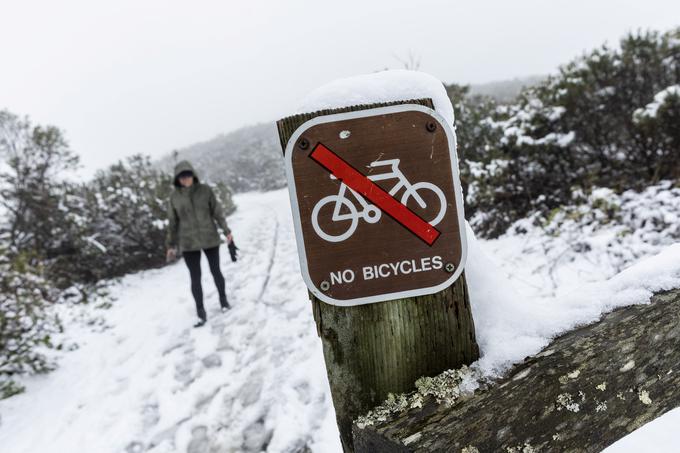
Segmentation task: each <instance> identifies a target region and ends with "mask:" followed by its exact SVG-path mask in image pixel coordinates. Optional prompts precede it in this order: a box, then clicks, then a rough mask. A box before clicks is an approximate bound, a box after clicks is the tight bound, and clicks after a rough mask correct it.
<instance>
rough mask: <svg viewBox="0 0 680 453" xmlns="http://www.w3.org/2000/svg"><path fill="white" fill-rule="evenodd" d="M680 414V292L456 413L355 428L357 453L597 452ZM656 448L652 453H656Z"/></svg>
mask: <svg viewBox="0 0 680 453" xmlns="http://www.w3.org/2000/svg"><path fill="white" fill-rule="evenodd" d="M678 406H680V289H678V290H674V291H669V292H666V293H662V294H657V295H655V296H654V297H653V298H652V303H651V304H649V305H635V306H631V307H626V308H621V309H618V310H616V311H614V312H612V313H609V314H607V315H606V316H604V318H603V319H602V320H601V321H600V322H598V323H595V324H591V325H589V326H585V327H582V328H579V329H576V330H574V331H571V332H569V333H567V334H565V335H563V336H561V337H559V338H557V339H556V340H554V341H553V342H552V343H551V344H550V345H549V346H548V347H546V348H545V349H544V350H543V351H542V352H541V353H539V354H537V355H536V356H534V357H530V358H528V359H526V360H525V361H524V363H522V364H521V365H518V366H516V367H515V368H514V369H513V370H512V372H511V373H509V375H508V376H507V377H506V378H505V379H503V380H502V381H501V382H498V383H496V384H495V385H493V386H492V387H490V388H488V389H486V390H484V391H479V392H477V393H476V394H474V395H473V396H472V397H470V398H468V399H465V400H460V401H459V402H458V403H456V404H454V405H453V406H451V407H446V406H444V405H437V404H436V403H435V402H434V401H433V400H431V399H430V400H428V401H427V402H426V403H425V404H424V405H423V407H422V409H418V410H411V411H408V412H405V413H402V414H396V415H395V416H394V417H393V418H392V419H390V420H387V421H385V422H382V423H379V424H377V425H375V426H369V427H366V428H364V429H360V428H358V427H355V438H354V440H355V446H356V451H357V452H371V453H381V452H461V451H463V449H466V448H467V451H468V452H472V451H476V452H479V453H485V452H499V451H503V452H507V451H511V452H522V451H532V452H593V453H594V452H599V451H601V450H603V449H604V448H606V447H607V446H609V445H611V444H612V443H614V442H616V441H617V440H618V439H620V438H622V437H623V436H625V435H627V434H628V433H630V432H632V431H633V430H635V429H637V428H639V427H641V426H642V425H644V424H645V423H647V422H649V421H651V420H654V419H655V418H656V417H658V416H660V415H662V414H664V413H665V412H667V411H669V410H671V409H674V408H676V407H678ZM653 450H654V448H653V445H650V448H649V451H653Z"/></svg>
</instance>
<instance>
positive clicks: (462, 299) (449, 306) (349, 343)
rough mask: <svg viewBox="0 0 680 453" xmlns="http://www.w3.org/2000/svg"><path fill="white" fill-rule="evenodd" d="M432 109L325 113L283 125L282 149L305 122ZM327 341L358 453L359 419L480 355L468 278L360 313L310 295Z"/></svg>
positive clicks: (343, 421) (339, 413)
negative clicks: (425, 380)
mask: <svg viewBox="0 0 680 453" xmlns="http://www.w3.org/2000/svg"><path fill="white" fill-rule="evenodd" d="M405 103H408V104H419V105H425V106H428V107H430V108H432V107H433V106H432V101H431V100H430V99H420V100H408V101H403V102H396V103H385V104H373V105H363V106H354V107H348V108H343V109H333V110H323V111H319V112H313V113H306V114H300V115H295V116H292V117H288V118H284V119H282V120H280V121H279V122H278V123H277V126H278V130H279V138H280V140H281V147H282V149H283V150H285V148H286V144H287V143H288V140H289V138H290V137H291V135H292V134H293V133H294V132H295V130H296V129H297V128H298V127H299V126H300V125H302V124H303V123H304V122H305V121H307V120H309V119H311V118H314V117H316V116H319V115H328V114H334V113H342V112H348V111H356V110H362V109H368V108H376V107H385V106H388V105H397V104H405ZM310 299H311V302H312V310H313V314H314V319H315V321H316V325H317V331H318V333H319V336H320V337H321V340H322V343H323V350H324V358H325V360H326V368H327V371H328V380H329V383H330V387H331V394H332V396H333V403H334V406H335V411H336V417H337V422H338V426H339V428H340V436H341V441H342V445H343V449H344V450H345V451H346V452H353V451H354V444H353V439H352V423H353V420H354V419H355V418H356V417H357V416H358V415H361V414H364V413H366V412H367V411H368V410H369V409H371V408H372V407H374V406H376V405H377V404H379V403H381V402H382V401H383V400H384V399H385V398H386V397H387V395H388V393H401V392H406V391H409V390H411V389H413V388H414V383H415V381H416V380H417V379H418V378H419V377H421V376H434V375H436V374H439V373H441V372H442V371H444V370H447V369H451V368H458V367H460V366H461V365H463V364H469V363H471V362H473V361H474V360H476V359H477V358H478V356H479V348H478V346H477V342H476V339H475V330H474V323H473V319H472V313H471V310H470V302H469V298H468V292H467V286H466V282H465V273H463V274H462V275H461V277H460V278H459V279H458V280H456V282H455V283H454V284H453V285H452V286H451V287H449V288H448V289H446V290H444V291H441V292H439V293H437V294H432V295H427V296H421V297H415V298H408V299H400V300H395V301H388V302H381V303H375V304H368V305H360V306H356V307H338V306H334V305H329V304H325V303H323V302H321V301H319V300H317V299H316V298H314V297H313V296H312V295H311V294H310Z"/></svg>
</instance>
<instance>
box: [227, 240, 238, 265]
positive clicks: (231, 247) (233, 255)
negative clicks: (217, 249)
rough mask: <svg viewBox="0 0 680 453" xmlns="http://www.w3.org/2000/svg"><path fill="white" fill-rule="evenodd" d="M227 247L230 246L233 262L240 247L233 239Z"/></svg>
mask: <svg viewBox="0 0 680 453" xmlns="http://www.w3.org/2000/svg"><path fill="white" fill-rule="evenodd" d="M227 247H229V255H230V256H231V260H232V261H233V262H236V251H237V250H238V247H236V244H235V243H234V241H233V240H232V241H231V242H230V243H229V245H228V246H227Z"/></svg>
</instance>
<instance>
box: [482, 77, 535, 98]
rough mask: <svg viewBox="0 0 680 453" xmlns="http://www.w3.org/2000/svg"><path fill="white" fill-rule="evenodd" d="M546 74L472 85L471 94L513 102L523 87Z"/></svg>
mask: <svg viewBox="0 0 680 453" xmlns="http://www.w3.org/2000/svg"><path fill="white" fill-rule="evenodd" d="M545 79H546V77H545V76H528V77H522V78H515V79H512V80H500V81H498V82H489V83H482V84H479V85H470V94H471V95H473V96H474V95H485V96H490V97H492V98H494V99H495V100H496V101H498V102H502V103H505V102H512V101H514V100H515V98H516V97H517V95H518V94H519V92H520V91H521V90H522V88H526V87H531V86H534V85H537V84H538V83H540V82H542V81H543V80H545Z"/></svg>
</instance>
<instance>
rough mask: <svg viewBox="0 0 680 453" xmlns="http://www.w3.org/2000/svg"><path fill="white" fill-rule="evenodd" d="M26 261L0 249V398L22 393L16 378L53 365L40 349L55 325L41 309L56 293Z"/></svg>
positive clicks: (46, 344) (53, 319)
mask: <svg viewBox="0 0 680 453" xmlns="http://www.w3.org/2000/svg"><path fill="white" fill-rule="evenodd" d="M30 261H32V259H31V258H30V257H29V256H26V255H24V254H18V255H16V256H15V257H13V258H10V257H9V255H8V254H7V253H6V250H5V249H2V248H0V399H2V398H7V397H9V396H12V395H14V394H16V393H20V392H21V391H22V390H23V388H22V387H21V386H20V385H18V384H17V383H16V382H15V381H14V379H15V378H16V377H17V376H19V375H21V374H25V373H42V372H45V371H49V370H50V369H51V368H52V366H53V364H51V363H50V361H49V360H48V359H47V357H46V356H45V355H44V350H45V349H46V348H49V347H51V346H52V345H51V342H50V336H51V335H52V334H53V333H54V332H56V331H58V330H59V323H58V320H57V319H56V317H54V316H50V315H47V314H46V312H45V309H46V304H47V303H48V302H52V301H54V298H55V297H56V292H55V291H54V290H52V289H51V287H50V285H49V283H48V282H47V281H45V280H44V278H43V277H42V276H41V275H40V272H39V270H38V269H35V268H33V267H32V266H31V265H30V264H29V263H30Z"/></svg>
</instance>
